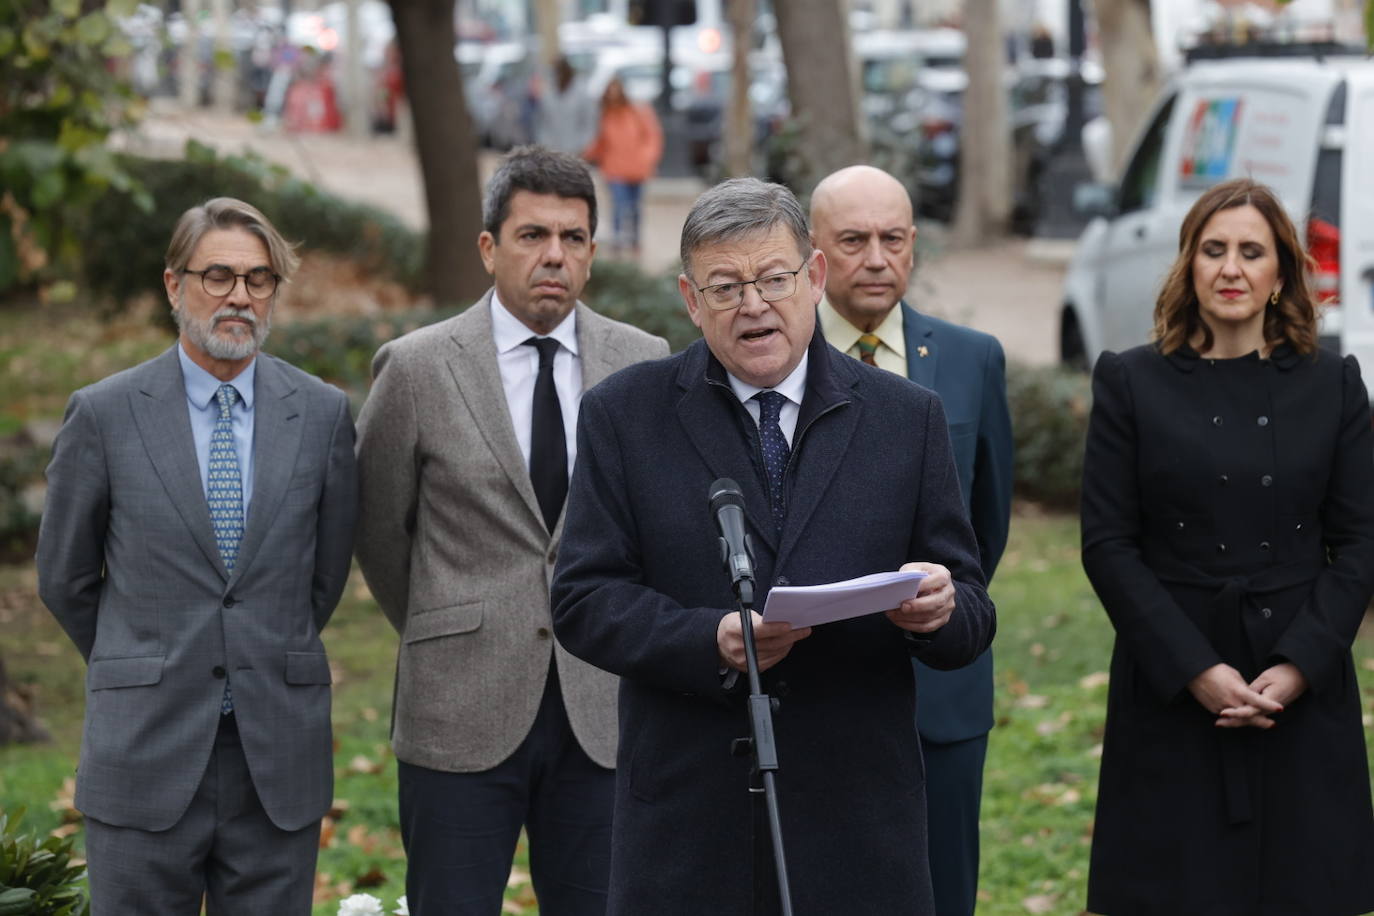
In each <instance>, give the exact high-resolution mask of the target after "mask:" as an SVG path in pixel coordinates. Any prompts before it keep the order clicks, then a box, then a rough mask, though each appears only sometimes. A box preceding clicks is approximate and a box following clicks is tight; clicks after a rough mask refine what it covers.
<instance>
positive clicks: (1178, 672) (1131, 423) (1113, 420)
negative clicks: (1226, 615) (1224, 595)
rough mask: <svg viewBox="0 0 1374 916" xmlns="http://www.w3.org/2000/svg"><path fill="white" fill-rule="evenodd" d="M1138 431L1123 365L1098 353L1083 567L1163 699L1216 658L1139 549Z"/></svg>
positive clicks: (1087, 457) (1088, 456) (1086, 475)
mask: <svg viewBox="0 0 1374 916" xmlns="http://www.w3.org/2000/svg"><path fill="white" fill-rule="evenodd" d="M1137 435H1139V431H1138V430H1137V429H1136V424H1135V416H1134V406H1133V403H1132V399H1131V391H1130V384H1129V381H1128V379H1127V376H1126V367H1125V365H1124V364H1123V362H1122V360H1121V358H1120V357H1118V356H1117V355H1116V354H1114V353H1103V354H1102V356H1101V357H1099V358H1098V361H1097V365H1096V367H1095V368H1094V370H1093V406H1092V415H1091V418H1090V419H1089V422H1088V444H1087V453H1086V455H1085V456H1084V459H1083V516H1082V524H1083V568H1084V570H1086V571H1087V574H1088V579H1089V580H1090V581H1091V582H1092V585H1093V589H1094V590H1096V592H1097V596H1098V598H1100V599H1101V601H1102V606H1103V607H1104V608H1105V609H1106V611H1107V616H1108V617H1110V618H1111V621H1112V625H1113V626H1114V627H1115V628H1116V634H1117V638H1118V639H1120V640H1121V641H1122V644H1123V645H1124V646H1125V647H1126V648H1127V649H1128V650H1129V652H1130V655H1131V658H1132V660H1133V661H1134V662H1135V664H1136V665H1137V666H1138V667H1139V668H1140V670H1141V671H1142V672H1143V673H1144V674H1145V677H1146V678H1147V680H1148V681H1149V683H1150V685H1151V686H1152V687H1153V688H1154V690H1155V691H1156V693H1158V695H1159V696H1160V697H1161V698H1162V699H1164V700H1165V701H1168V700H1172V699H1173V698H1174V697H1175V696H1176V695H1177V694H1178V693H1179V692H1180V691H1182V690H1183V689H1184V688H1186V687H1187V686H1188V682H1189V681H1191V680H1192V679H1193V678H1194V677H1196V676H1197V675H1199V674H1201V673H1202V672H1203V671H1205V670H1206V669H1207V668H1210V667H1212V666H1213V665H1216V664H1220V663H1221V660H1222V659H1221V656H1220V654H1219V653H1218V652H1217V651H1216V649H1215V648H1214V647H1213V646H1212V644H1211V642H1210V641H1208V639H1207V637H1206V636H1204V635H1203V633H1202V631H1201V630H1200V629H1198V627H1197V625H1196V624H1194V623H1193V621H1192V620H1191V619H1190V618H1189V617H1188V615H1187V614H1185V613H1184V611H1183V609H1182V608H1180V607H1179V606H1178V603H1177V602H1176V601H1174V599H1173V596H1172V595H1170V594H1169V592H1168V590H1167V589H1165V588H1164V585H1163V584H1162V583H1161V582H1160V581H1159V578H1158V577H1157V576H1156V575H1155V573H1154V572H1153V571H1152V570H1151V569H1150V567H1149V566H1147V565H1146V563H1145V560H1144V557H1143V556H1142V553H1141V547H1140V544H1141V534H1142V520H1141V506H1140V499H1141V493H1140V482H1139V478H1138V475H1137V468H1136V463H1137V461H1138V452H1137V439H1136V437H1137Z"/></svg>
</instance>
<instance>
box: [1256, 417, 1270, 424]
mask: <svg viewBox="0 0 1374 916" xmlns="http://www.w3.org/2000/svg"><path fill="white" fill-rule="evenodd" d="M1255 422H1256V423H1258V424H1259V425H1260V426H1268V425H1269V418H1268V417H1260V418H1259V419H1258V420H1256V421H1255Z"/></svg>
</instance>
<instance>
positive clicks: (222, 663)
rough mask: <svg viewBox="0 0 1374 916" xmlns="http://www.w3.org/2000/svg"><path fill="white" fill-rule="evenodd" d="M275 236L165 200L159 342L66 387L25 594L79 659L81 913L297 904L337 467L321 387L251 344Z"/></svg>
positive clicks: (292, 908) (310, 859) (315, 834)
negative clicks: (174, 208) (173, 335)
mask: <svg viewBox="0 0 1374 916" xmlns="http://www.w3.org/2000/svg"><path fill="white" fill-rule="evenodd" d="M296 262H297V259H296V256H295V254H294V253H293V252H292V250H291V246H290V245H289V244H288V243H287V242H286V241H285V240H284V239H283V238H282V237H281V235H280V233H278V232H277V230H276V229H275V228H274V227H273V226H272V224H271V223H270V222H268V220H267V218H266V217H265V216H263V215H262V213H260V212H258V210H256V209H255V208H254V207H252V206H250V205H248V204H246V203H244V202H242V201H239V200H234V199H232V198H227V197H220V198H215V199H214V200H210V201H207V202H206V203H205V204H203V205H201V206H198V207H192V208H191V209H190V210H187V211H186V213H184V214H183V215H182V217H181V219H180V221H179V222H178V223H177V225H176V229H175V230H174V232H173V234H172V241H171V245H170V246H169V247H168V249H167V257H166V270H164V272H163V281H164V284H165V286H166V289H167V298H168V301H169V302H170V303H171V306H172V314H173V316H174V317H175V319H176V323H177V326H178V328H180V337H179V339H178V341H177V343H176V345H175V346H173V347H172V348H171V349H169V350H167V351H166V352H165V353H163V354H162V355H161V356H158V357H155V358H154V359H152V360H149V361H148V362H146V363H143V364H142V365H139V366H135V367H134V368H132V369H128V370H126V371H124V372H120V373H118V374H116V375H113V376H111V377H110V378H107V379H105V380H104V381H101V382H98V383H96V384H94V385H91V386H90V387H88V388H83V389H81V390H80V391H77V392H76V393H75V394H73V395H72V397H71V400H70V401H69V402H68V405H67V414H66V418H65V420H64V421H63V424H62V429H61V431H60V432H59V433H58V435H57V440H56V441H55V443H54V444H53V457H52V463H51V464H50V465H49V466H48V496H47V505H46V507H45V508H44V512H43V523H42V528H41V530H40V533H39V542H38V590H39V594H40V595H41V596H42V598H43V601H44V603H45V604H47V606H48V608H49V609H50V610H51V611H52V613H53V615H54V616H55V617H56V618H57V620H58V622H59V623H60V624H61V625H62V628H63V629H64V630H66V632H67V635H68V636H70V637H71V640H72V642H73V643H75V644H76V648H77V649H78V651H80V652H81V655H82V657H84V658H85V659H86V664H87V673H86V722H85V730H84V732H83V737H82V743H81V763H80V768H79V770H78V773H77V780H76V807H77V808H78V809H79V810H80V811H81V812H82V813H83V814H84V815H85V817H86V821H85V823H86V856H87V860H88V872H89V876H90V891H91V912H92V913H94V914H96V916H102V914H109V916H125V914H130V913H137V914H139V916H164V914H165V916H197V914H199V913H200V912H201V908H202V904H203V903H204V905H205V906H206V907H207V909H208V912H210V913H211V914H216V913H235V914H237V913H273V914H284V916H294V914H308V913H309V912H310V906H311V898H312V895H313V891H314V877H315V860H316V854H317V852H318V848H319V832H320V818H321V817H322V816H323V815H324V814H325V813H326V812H327V811H328V810H329V806H330V804H331V802H332V799H333V766H332V758H333V748H332V736H331V732H330V722H329V683H330V676H329V662H328V660H327V659H326V658H325V651H324V645H323V644H322V643H321V641H320V630H321V629H323V628H324V625H325V623H326V622H327V621H328V620H329V617H330V615H331V614H332V613H333V611H334V607H335V605H336V604H337V603H338V600H339V596H340V595H341V594H342V593H343V589H344V584H345V582H346V581H347V579H348V570H349V562H350V555H351V552H352V548H353V525H354V519H355V517H356V513H357V475H356V471H355V466H354V458H353V420H352V418H351V416H350V415H349V407H348V399H347V398H346V397H345V396H344V394H343V392H341V391H339V390H338V389H337V388H333V387H331V386H329V385H326V384H325V383H323V382H321V381H320V380H319V379H317V378H315V377H314V376H311V375H307V374H306V373H304V372H301V371H300V370H298V369H295V368H293V367H292V366H290V365H288V364H286V363H284V362H282V361H281V360H278V359H275V358H273V357H271V356H267V355H266V354H263V353H262V352H261V348H262V344H263V341H264V340H266V338H267V332H268V328H269V326H270V323H271V318H272V309H273V306H274V304H275V302H276V296H277V293H278V291H279V289H280V286H281V284H282V283H283V282H284V281H285V280H286V279H287V278H288V277H289V276H290V275H291V272H292V270H293V269H294V268H295V266H296Z"/></svg>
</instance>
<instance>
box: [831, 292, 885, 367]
mask: <svg viewBox="0 0 1374 916" xmlns="http://www.w3.org/2000/svg"><path fill="white" fill-rule="evenodd" d="M900 306H901V303H900V302H898V303H897V304H896V305H894V306H893V307H892V308H890V309H888V310H887V314H886V315H885V316H883V320H882V323H881V324H879V325H878V326H877V327H876V328H874V329H873V333H874V335H875V336H877V338H878V339H879V340H881V341H882V342H883V346H885V347H887V348H888V349H889V350H891V351H893V352H894V353H896V354H897V355H898V356H900V357H901V358H902V359H906V334H905V333H904V332H903V331H902V310H901V307H900ZM816 316H817V317H818V318H819V319H820V326H821V333H822V334H824V335H825V339H826V340H828V341H830V344H831V346H833V347H834V348H835V349H836V350H839V351H840V352H841V353H848V352H849V351H850V350H852V349H854V347H855V345H857V344H858V342H859V335H860V334H863V333H864V332H863V331H862V330H861V329H859V328H856V327H855V326H854V324H853V323H852V322H851V321H850V320H849V319H848V318H846V317H844V316H843V315H841V314H840V313H839V312H838V311H837V310H836V309H835V306H833V305H831V304H830V300H829V299H822V300H821V304H820V305H819V306H817V308H816Z"/></svg>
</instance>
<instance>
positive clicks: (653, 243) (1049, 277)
mask: <svg viewBox="0 0 1374 916" xmlns="http://www.w3.org/2000/svg"><path fill="white" fill-rule="evenodd" d="M190 138H194V139H196V140H199V141H200V142H202V143H206V144H208V145H210V146H212V147H214V148H216V149H218V150H220V151H221V152H225V153H239V152H243V151H245V150H252V151H254V152H256V153H257V154H258V155H261V156H262V157H263V158H265V159H267V160H269V161H272V162H277V163H280V164H282V165H284V166H286V167H287V168H289V169H291V170H292V171H293V172H295V173H296V174H298V175H300V176H302V177H304V178H307V179H309V180H311V181H313V182H314V183H316V184H318V185H320V186H321V187H323V188H326V189H328V190H330V191H331V192H333V193H336V194H339V195H341V196H345V197H349V198H353V199H356V200H360V201H363V202H365V203H369V204H372V205H375V206H377V207H380V208H383V209H385V210H389V211H391V212H392V213H395V214H396V215H397V216H398V217H399V218H400V219H402V220H403V221H404V222H406V223H408V224H409V225H412V226H414V227H416V228H422V227H423V226H424V225H425V205H424V193H423V187H422V185H421V178H420V170H419V166H418V163H417V161H416V158H415V155H414V152H413V149H412V148H411V145H410V143H409V141H408V140H407V139H405V138H404V137H368V138H361V139H359V138H353V137H349V136H347V135H344V134H306V135H299V134H297V135H292V134H288V133H285V132H283V131H280V130H273V129H268V128H266V127H264V126H262V125H258V124H253V123H252V122H250V121H248V120H246V119H243V118H238V117H222V116H218V115H214V114H211V113H210V112H205V111H198V112H192V113H187V112H185V111H182V110H179V109H177V108H174V107H171V106H163V105H159V106H155V107H154V109H153V111H152V112H151V113H150V116H149V117H148V118H147V119H146V120H145V121H144V123H143V125H142V127H141V128H140V131H139V133H138V134H137V135H134V136H131V137H126V138H124V139H123V143H124V144H125V145H126V146H127V147H128V148H129V149H132V150H136V151H138V152H142V153H144V154H148V155H156V156H165V157H169V158H171V157H176V156H179V155H180V154H181V150H182V149H183V147H184V146H185V143H186V140H187V139H190ZM495 162H496V157H495V156H494V155H486V156H484V157H483V160H482V166H483V177H484V178H485V176H486V175H487V174H489V173H490V170H491V169H492V168H494V166H495ZM704 187H705V185H704V184H702V183H701V182H700V181H698V180H695V179H690V178H671V179H654V180H652V181H650V182H649V183H648V184H647V185H646V187H645V194H644V226H643V229H642V232H643V238H644V245H643V248H642V250H641V255H640V263H641V266H643V267H644V268H645V269H648V270H668V269H671V268H672V266H673V265H675V264H676V263H677V256H678V255H677V252H678V236H679V233H680V231H681V228H682V222H683V219H684V218H685V217H686V215H687V211H688V209H689V208H690V207H691V204H692V201H693V200H694V199H695V198H696V196H697V194H699V193H700V192H701V191H702V190H703V189H704ZM599 188H600V191H601V196H602V198H603V200H602V204H603V210H605V211H606V212H609V204H610V201H609V197H608V195H605V189H604V187H600V185H599ZM921 231H922V232H923V233H924V234H925V239H924V242H925V244H923V245H922V255H921V260H920V263H919V264H918V266H917V270H916V273H915V276H914V278H913V282H912V288H911V291H910V294H909V297H908V299H909V301H910V302H911V303H912V304H913V305H914V306H915V307H916V308H918V309H922V310H925V311H928V312H930V313H931V314H934V315H937V316H939V317H942V318H946V319H949V320H951V321H956V322H959V323H961V324H966V325H969V326H971V327H975V328H978V329H979V330H982V331H986V332H988V333H990V334H993V335H994V336H996V337H997V338H998V339H1000V340H1001V341H1002V345H1003V347H1004V348H1005V349H1006V351H1007V356H1008V358H1009V359H1012V360H1017V361H1020V362H1023V363H1028V364H1032V365H1044V364H1048V363H1052V362H1054V361H1055V359H1056V358H1057V355H1058V353H1057V343H1056V340H1057V334H1058V324H1057V314H1058V306H1059V303H1060V295H1061V291H1062V287H1063V278H1064V269H1065V265H1066V263H1067V260H1068V257H1069V255H1070V254H1071V253H1072V250H1073V245H1072V242H1069V243H1063V242H1048V241H1042V240H1027V239H1004V240H998V241H996V242H993V243H990V244H989V245H987V246H984V247H979V248H971V249H960V250H955V249H950V248H948V247H947V246H946V245H945V244H944V242H943V235H944V232H943V227H942V226H940V225H938V224H931V225H929V226H922V227H921ZM474 244H475V242H474ZM593 305H595V303H593Z"/></svg>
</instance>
